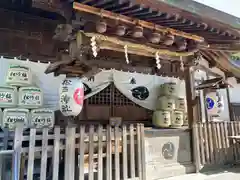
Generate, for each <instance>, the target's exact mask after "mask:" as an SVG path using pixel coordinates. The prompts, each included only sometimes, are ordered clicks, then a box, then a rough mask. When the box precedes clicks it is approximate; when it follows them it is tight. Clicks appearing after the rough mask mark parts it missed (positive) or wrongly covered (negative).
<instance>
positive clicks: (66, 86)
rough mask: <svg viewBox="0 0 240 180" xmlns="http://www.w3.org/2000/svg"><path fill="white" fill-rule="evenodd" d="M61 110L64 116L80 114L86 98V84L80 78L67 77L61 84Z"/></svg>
mask: <svg viewBox="0 0 240 180" xmlns="http://www.w3.org/2000/svg"><path fill="white" fill-rule="evenodd" d="M59 93H60V99H59V105H60V111H61V112H62V114H63V115H64V116H77V115H78V114H80V112H81V110H82V107H83V100H84V86H83V83H82V81H81V79H80V78H66V79H65V80H63V82H62V84H61V86H60V91H59Z"/></svg>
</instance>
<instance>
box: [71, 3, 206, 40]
mask: <svg viewBox="0 0 240 180" xmlns="http://www.w3.org/2000/svg"><path fill="white" fill-rule="evenodd" d="M73 8H74V9H75V10H78V11H82V12H87V13H91V14H95V15H98V16H101V17H104V18H108V19H113V20H116V21H120V22H122V23H126V24H129V25H135V26H141V27H144V28H148V29H151V30H155V31H157V32H161V33H165V34H172V35H174V36H180V37H184V38H187V39H192V40H195V41H198V42H204V38H202V37H200V36H196V35H192V34H189V33H185V32H182V31H178V30H175V29H172V28H167V27H163V26H160V25H157V24H154V23H151V22H147V21H142V20H139V19H134V18H131V17H128V16H124V15H120V14H116V13H113V12H110V11H106V10H103V9H99V8H95V7H92V6H88V5H84V4H81V3H77V2H74V3H73Z"/></svg>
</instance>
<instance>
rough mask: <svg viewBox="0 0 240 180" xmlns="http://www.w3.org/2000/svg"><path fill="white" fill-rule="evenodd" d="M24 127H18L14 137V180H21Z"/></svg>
mask: <svg viewBox="0 0 240 180" xmlns="http://www.w3.org/2000/svg"><path fill="white" fill-rule="evenodd" d="M22 133H23V125H21V124H20V125H19V126H17V128H16V130H15V135H14V154H13V168H12V171H13V173H12V180H19V179H20V164H21V149H22Z"/></svg>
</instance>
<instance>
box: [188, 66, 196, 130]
mask: <svg viewBox="0 0 240 180" xmlns="http://www.w3.org/2000/svg"><path fill="white" fill-rule="evenodd" d="M184 79H185V84H186V85H185V86H186V99H187V111H188V123H189V128H192V126H193V124H194V123H196V122H197V121H198V120H199V113H198V112H199V108H198V104H199V101H198V99H197V97H196V93H195V90H194V71H192V70H191V67H186V68H185V70H184Z"/></svg>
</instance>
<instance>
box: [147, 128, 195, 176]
mask: <svg viewBox="0 0 240 180" xmlns="http://www.w3.org/2000/svg"><path fill="white" fill-rule="evenodd" d="M190 140H191V139H190V132H189V131H188V130H184V129H150V130H145V150H146V159H145V162H146V175H147V180H157V179H163V178H167V177H172V176H179V175H183V174H188V173H193V172H195V166H194V165H193V163H192V158H191V147H190Z"/></svg>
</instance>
